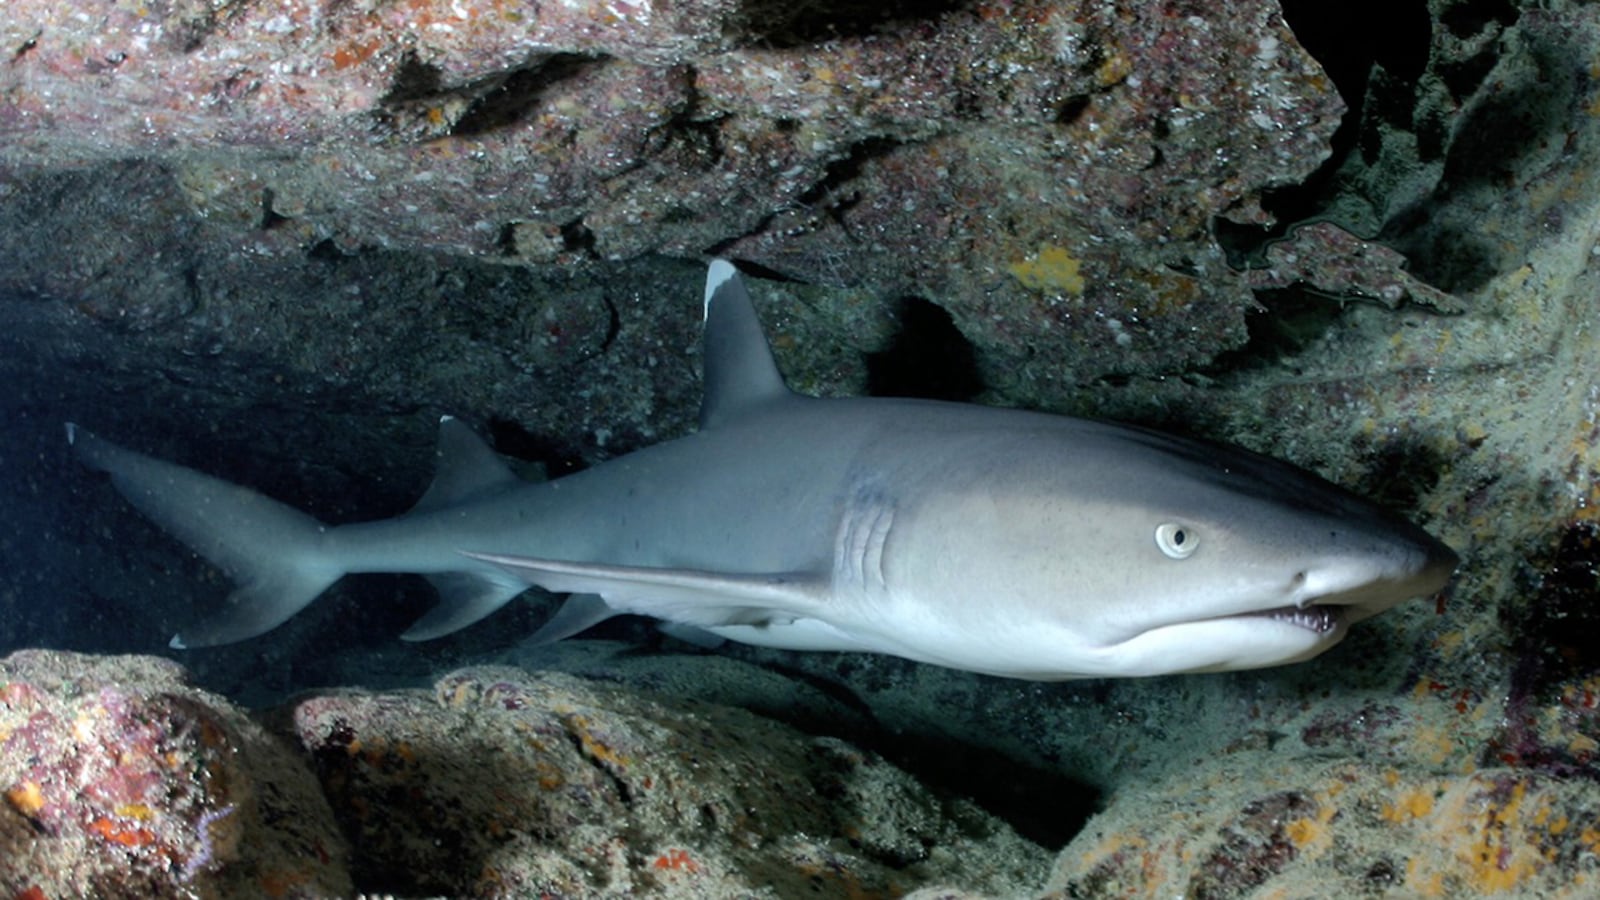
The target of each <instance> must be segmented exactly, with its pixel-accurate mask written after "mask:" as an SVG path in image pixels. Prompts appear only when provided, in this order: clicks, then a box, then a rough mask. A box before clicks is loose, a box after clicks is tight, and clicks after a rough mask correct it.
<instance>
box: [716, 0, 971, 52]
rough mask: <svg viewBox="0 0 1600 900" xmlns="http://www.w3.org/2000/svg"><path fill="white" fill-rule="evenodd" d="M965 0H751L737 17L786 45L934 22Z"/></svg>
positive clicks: (753, 32) (755, 32)
mask: <svg viewBox="0 0 1600 900" xmlns="http://www.w3.org/2000/svg"><path fill="white" fill-rule="evenodd" d="M967 5H968V4H967V3H966V2H963V0H800V2H798V3H796V2H792V0H747V2H745V3H744V4H742V8H741V9H740V10H739V14H738V15H737V17H736V18H735V22H736V23H737V25H738V29H739V30H740V31H742V32H743V33H744V34H745V35H746V36H747V37H748V38H750V39H751V40H753V41H755V42H757V43H760V44H764V45H766V46H770V47H778V48H785V47H798V46H801V45H804V44H812V43H817V42H819V41H826V40H829V39H831V38H841V37H861V36H865V35H869V34H874V33H877V32H881V31H886V30H889V29H891V28H893V27H895V26H897V25H904V24H907V23H911V22H925V21H930V20H933V19H937V18H939V17H940V16H942V15H944V14H945V13H948V12H952V11H954V10H957V9H961V8H963V7H965V6H967Z"/></svg>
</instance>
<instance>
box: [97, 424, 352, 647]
mask: <svg viewBox="0 0 1600 900" xmlns="http://www.w3.org/2000/svg"><path fill="white" fill-rule="evenodd" d="M67 442H68V443H69V444H71V445H72V449H73V451H74V452H75V453H76V454H77V456H78V458H79V459H80V460H82V461H83V463H84V464H85V465H87V466H89V467H90V468H92V469H98V470H100V471H102V472H105V473H107V474H109V475H110V476H111V481H112V483H113V484H115V485H116V487H117V490H118V491H121V492H122V496H124V497H126V498H127V500H128V502H129V503H131V504H133V505H134V507H136V508H137V509H138V510H139V511H140V512H142V513H144V514H145V515H146V516H149V517H150V518H151V519H152V520H153V521H155V523H156V524H158V525H160V526H161V527H162V528H164V529H166V531H167V532H168V533H170V534H171V535H173V536H174V537H176V538H178V539H179V540H181V541H183V542H184V543H185V544H188V545H189V547H190V548H191V549H193V550H194V551H195V552H196V553H198V554H200V555H201V556H203V557H205V558H206V559H207V560H208V561H210V562H211V563H212V564H213V565H215V566H217V567H218V568H220V569H222V570H223V571H224V572H226V573H227V574H228V576H229V577H231V578H232V579H233V580H234V581H235V582H236V583H237V584H238V587H237V588H236V589H235V590H234V592H233V593H232V594H229V595H228V598H227V600H225V601H223V605H222V610H221V611H220V612H219V613H217V614H216V615H214V616H212V617H210V618H208V619H206V620H205V621H203V622H201V623H199V624H198V625H196V626H195V627H193V628H187V629H184V631H183V632H182V633H180V634H176V635H173V637H172V641H171V642H170V644H169V646H172V647H175V648H188V647H209V646H214V645H217V644H231V643H233V642H235V641H242V640H244V639H246V638H251V637H255V636H256V635H258V634H262V633H263V632H266V631H269V630H271V629H273V628H275V627H277V626H278V625H280V624H282V623H283V622H284V620H286V619H288V618H289V617H290V616H292V615H294V614H295V613H297V612H299V611H300V610H301V609H304V608H305V606H306V605H307V604H309V603H310V602H311V601H312V600H315V599H316V598H317V595H318V594H321V593H322V592H323V591H324V590H326V589H327V588H328V586H329V585H331V584H333V583H334V582H335V581H337V580H338V579H339V576H341V575H343V574H344V570H343V568H341V567H340V566H339V565H337V564H336V563H335V562H334V561H333V560H332V559H330V558H329V557H328V555H327V554H326V553H324V552H323V551H322V534H323V531H324V530H325V529H324V528H323V525H322V523H320V522H318V521H317V520H316V519H313V518H312V517H310V516H308V515H306V514H305V513H302V512H300V511H298V510H296V509H293V508H291V507H289V506H286V505H284V504H282V503H279V502H278V501H276V500H272V499H269V498H267V497H264V496H262V495H261V494H257V493H255V492H254V491H251V490H247V489H245V488H242V487H239V486H238V485H235V484H230V483H229V482H226V481H223V480H222V479H220V478H213V477H211V476H210V475H204V474H202V473H200V472H196V471H194V470H193V469H186V468H184V467H183V466H179V465H174V464H173V463H169V462H163V461H161V460H159V459H155V458H153V457H149V456H145V455H144V454H142V453H135V452H133V451H132V450H126V449H124V448H122V447H119V446H117V445H116V444H113V443H111V442H110V441H104V440H101V439H100V438H97V437H95V436H94V435H93V434H91V433H89V432H88V431H86V430H84V429H82V428H79V427H77V426H76V425H73V424H71V423H68V425H67Z"/></svg>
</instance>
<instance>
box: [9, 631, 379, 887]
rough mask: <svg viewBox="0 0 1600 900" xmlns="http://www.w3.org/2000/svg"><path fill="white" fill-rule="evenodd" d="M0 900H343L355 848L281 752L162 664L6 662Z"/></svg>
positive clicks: (278, 744) (40, 658) (40, 656)
mask: <svg viewBox="0 0 1600 900" xmlns="http://www.w3.org/2000/svg"><path fill="white" fill-rule="evenodd" d="M0 790H3V792H4V801H5V802H4V803H0V891H3V892H4V893H5V895H6V896H8V897H19V898H20V897H29V898H31V897H41V898H42V897H102V898H129V900H132V898H150V897H173V898H178V897H245V896H273V897H330V896H349V895H350V894H351V892H352V888H351V883H350V878H349V875H348V874H347V872H346V871H345V863H346V858H347V855H348V853H349V849H348V847H347V846H346V845H345V842H344V839H343V838H342V837H341V836H340V835H339V833H338V830H337V829H336V827H335V826H334V820H333V817H332V815H331V814H330V812H329V809H328V804H327V802H326V801H324V800H323V798H322V795H321V793H320V792H319V791H318V789H317V784H316V781H315V779H313V778H312V777H311V775H310V773H309V772H308V771H307V770H306V768H305V766H304V764H303V763H302V762H301V761H300V760H299V759H297V758H296V757H295V756H294V755H293V752H292V751H291V750H290V748H289V747H288V746H286V745H285V744H284V743H283V742H282V741H280V740H279V739H278V738H276V737H273V736H271V735H269V734H267V733H266V731H265V730H264V729H262V728H261V727H260V726H259V725H257V724H255V723H254V722H252V721H251V720H250V719H248V718H247V717H246V716H245V715H244V714H243V713H241V712H240V711H239V710H238V709H237V708H235V707H234V706H233V705H232V704H230V703H228V702H227V701H226V700H223V699H222V698H220V697H217V696H215V695H212V694H208V693H206V692H205V691H202V690H199V689H197V688H194V687H191V686H190V685H189V684H188V683H187V680H186V678H185V675H184V672H183V670H182V669H181V668H179V667H178V666H177V665H176V664H174V663H172V662H169V661H167V660H164V659H158V658H155V657H94V656H85V655H82V654H76V653H65V652H57V651H43V650H38V651H22V652H18V653H13V654H12V655H10V656H7V657H6V658H5V659H3V660H0Z"/></svg>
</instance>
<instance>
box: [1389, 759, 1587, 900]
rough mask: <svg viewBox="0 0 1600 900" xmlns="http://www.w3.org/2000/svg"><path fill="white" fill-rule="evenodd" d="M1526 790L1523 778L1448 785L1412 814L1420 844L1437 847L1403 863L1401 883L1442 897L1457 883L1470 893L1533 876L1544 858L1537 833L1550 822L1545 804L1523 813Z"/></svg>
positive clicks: (1519, 883) (1508, 886) (1513, 885)
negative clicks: (1503, 784)
mask: <svg viewBox="0 0 1600 900" xmlns="http://www.w3.org/2000/svg"><path fill="white" fill-rule="evenodd" d="M1527 792H1528V783H1527V782H1525V781H1518V782H1515V783H1513V784H1512V785H1510V788H1509V790H1506V789H1503V788H1495V787H1492V786H1491V785H1489V784H1485V783H1484V782H1483V781H1480V780H1478V779H1470V780H1468V781H1466V782H1463V783H1461V784H1458V785H1455V786H1453V787H1451V788H1450V789H1449V790H1448V791H1446V792H1445V793H1444V794H1443V795H1442V796H1441V797H1440V798H1439V801H1438V802H1437V804H1430V806H1431V807H1432V808H1431V809H1430V810H1429V812H1427V813H1425V814H1423V815H1420V816H1417V817H1416V818H1417V820H1418V821H1419V823H1421V824H1424V825H1425V829H1424V833H1423V834H1421V835H1419V836H1418V837H1419V838H1420V843H1421V844H1422V845H1424V846H1433V847H1437V848H1439V851H1440V852H1439V853H1438V854H1436V855H1418V856H1415V857H1412V858H1411V859H1410V860H1409V861H1408V862H1407V865H1406V882H1405V886H1406V888H1407V889H1409V890H1411V891H1414V892H1415V893H1417V894H1419V895H1421V896H1430V897H1431V896H1444V895H1445V894H1446V893H1447V891H1446V889H1447V888H1450V889H1451V890H1449V891H1448V893H1456V892H1457V890H1456V888H1458V887H1459V888H1464V889H1465V890H1466V891H1467V892H1469V893H1472V894H1498V893H1502V892H1505V891H1511V890H1514V889H1517V888H1520V887H1523V886H1524V885H1525V883H1526V882H1527V881H1529V880H1530V879H1532V878H1535V877H1537V876H1538V875H1539V873H1540V872H1541V870H1543V869H1544V867H1545V865H1546V864H1547V862H1548V860H1547V859H1546V858H1545V857H1544V855H1543V854H1541V853H1540V852H1539V850H1538V845H1539V843H1540V838H1541V834H1540V832H1545V833H1549V832H1550V831H1551V830H1552V826H1551V823H1550V821H1549V820H1550V810H1549V807H1548V804H1547V803H1539V804H1538V809H1536V810H1535V812H1534V814H1532V815H1529V814H1528V813H1527V811H1526V809H1525V804H1524V801H1525V800H1526V798H1527ZM1403 799H1404V798H1402V802H1403ZM1387 812H1388V811H1387V808H1386V809H1385V817H1386V818H1387V817H1388V815H1387ZM1561 827H1562V828H1563V829H1565V823H1563V824H1562V826H1561ZM1457 882H1459V884H1457Z"/></svg>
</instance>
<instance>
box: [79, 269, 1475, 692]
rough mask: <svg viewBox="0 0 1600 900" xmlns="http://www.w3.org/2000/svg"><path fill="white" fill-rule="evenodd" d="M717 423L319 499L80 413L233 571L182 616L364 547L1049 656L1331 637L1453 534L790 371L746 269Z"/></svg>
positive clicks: (673, 606)
mask: <svg viewBox="0 0 1600 900" xmlns="http://www.w3.org/2000/svg"><path fill="white" fill-rule="evenodd" d="M705 343H706V355H705V366H706V378H705V382H706V398H705V403H704V406H703V408H702V415H701V429H700V430H699V431H698V432H697V433H695V434H693V435H690V436H688V437H685V438H681V439H678V440H674V441H669V442H666V443H662V444H658V445H655V446H652V447H648V448H645V449H643V450H640V451H637V452H635V453H632V454H629V455H627V456H623V457H620V458H618V459H615V460H612V461H610V462H606V463H603V464H600V465H597V466H595V467H593V468H591V469H588V470H585V471H583V472H579V473H577V474H575V475H571V476H568V477H565V478H562V479H559V480H556V481H552V482H547V483H539V484H533V483H527V482H523V481H520V480H518V479H516V478H515V477H514V476H512V474H511V473H510V472H509V470H508V469H506V467H505V466H504V464H503V463H501V462H500V460H499V459H498V458H497V457H496V456H495V455H494V454H493V453H492V452H491V451H490V450H489V449H488V448H487V447H486V446H485V445H483V444H482V443H481V442H480V441H479V440H478V439H477V438H476V437H475V436H473V435H472V433H471V432H470V431H469V430H468V429H467V428H466V427H465V426H464V425H462V424H461V423H460V422H458V421H456V420H453V419H446V420H444V422H443V423H442V424H441V428H440V453H439V457H440V470H439V473H438V475H437V477H436V479H435V481H434V484H433V486H432V487H430V489H429V490H428V492H427V493H426V494H425V495H424V496H423V498H422V500H421V501H420V502H419V503H418V504H417V506H416V508H414V509H413V510H412V511H411V512H409V513H407V514H406V515H403V516H399V517H396V518H393V519H387V520H382V521H377V522H368V523H360V524H353V525H343V526H338V527H329V526H324V525H322V524H320V523H318V522H316V521H315V520H313V519H311V518H309V517H307V516H305V515H304V514H302V513H299V512H297V511H295V510H293V509H291V508H289V507H287V506H284V505H282V504H279V503H277V502H275V501H272V500H269V499H267V498H265V497H263V496H261V495H259V494H255V493H253V492H250V491H248V490H246V489H244V488H240V487H237V486H235V485H231V484H228V483H227V482H223V481H220V480H218V479H214V478H211V477H210V476H206V475H203V474H201V473H198V472H195V471H193V470H190V469H186V468H183V467H180V466H176V465H173V464H170V463H165V462H161V461H159V460H155V459H152V458H150V457H146V456H143V455H140V454H137V453H134V452H132V451H129V450H125V449H122V448H120V447H117V446H115V445H113V444H111V443H109V442H106V441H103V440H100V439H98V438H95V437H93V436H92V435H89V434H88V433H87V432H85V431H83V430H82V429H77V428H75V427H73V426H70V425H69V426H68V434H69V437H70V438H71V440H72V443H73V445H74V447H75V448H76V450H77V452H78V453H79V455H80V457H81V458H82V459H83V460H84V461H85V462H86V463H88V464H89V465H90V466H92V467H94V468H97V469H102V470H104V471H106V472H108V473H110V474H111V476H112V479H113V481H114V482H115V483H116V484H117V486H118V488H119V489H120V490H121V491H122V492H123V494H124V495H125V496H127V497H128V499H129V500H130V501H131V502H132V503H133V504H134V505H135V506H137V507H139V508H140V509H141V510H143V511H144V512H145V513H146V514H147V515H149V516H150V517H151V518H152V519H154V520H155V521H157V522H158V523H160V524H161V525H162V526H163V527H165V528H166V529H167V530H169V531H171V532H172V533H173V534H175V535H176V536H177V537H179V538H180V539H182V540H184V541H186V542H187V543H189V544H190V546H192V547H193V548H194V549H195V550H196V551H197V552H199V553H200V554H201V555H203V556H205V557H206V558H207V559H209V560H211V561H212V562H213V563H215V564H217V565H219V566H220V567H222V568H223V569H224V570H225V571H227V572H228V573H229V574H230V576H232V577H233V578H234V579H235V580H236V581H237V582H238V584H239V587H238V589H237V590H235V591H234V593H233V594H232V595H230V597H229V598H228V599H227V601H226V602H225V605H224V608H223V610H222V611H221V612H220V613H218V614H217V615H215V616H213V617H212V618H210V619H208V620H206V621H204V622H203V623H201V624H200V625H199V626H197V627H196V628H193V629H189V630H186V631H184V632H183V633H182V634H180V635H178V636H176V637H174V638H173V641H172V643H173V645H174V646H178V647H185V646H202V645H213V644H223V643H228V642H232V641H238V640H243V639H245V638H249V637H252V636H254V635H257V634H260V633H262V632H264V631H266V630H268V629H270V628H272V627H274V626H276V625H278V624H279V623H281V622H283V621H284V620H286V619H287V618H289V617H290V616H292V615H293V614H294V613H295V612H297V611H299V610H300V609H301V608H303V607H304V606H305V605H306V604H307V603H309V602H311V600H313V599H314V598H315V597H316V596H317V595H318V594H320V593H321V592H322V591H323V590H324V589H325V588H326V587H327V586H328V585H330V584H332V583H333V582H334V581H335V580H337V579H338V578H339V577H341V576H343V575H344V574H346V573H353V572H416V573H421V574H423V575H426V576H428V577H429V579H430V580H431V581H433V583H434V584H435V585H436V586H437V587H438V588H439V590H440V594H441V602H440V604H439V605H438V606H437V607H435V608H434V610H433V611H431V612H430V613H428V614H427V615H426V616H424V617H423V619H422V620H420V621H419V622H417V623H416V624H415V625H414V626H413V627H412V628H411V629H410V630H409V631H407V632H406V633H405V635H404V637H406V638H408V639H426V638H432V637H437V636H439V635H442V634H446V633H449V632H451V631H454V630H457V629H459V628H463V627H466V626H467V625H470V624H472V623H474V622H476V621H478V620H479V619H481V618H483V617H484V616H487V615H489V614H490V613H492V612H493V611H494V610H496V609H498V608H499V607H500V606H501V605H503V604H504V603H506V602H507V601H508V600H510V599H511V598H513V597H515V596H516V595H517V594H519V593H521V592H522V591H524V590H526V589H527V588H528V587H530V586H539V587H542V588H545V589H547V590H551V591H556V592H568V593H572V594H573V595H574V596H573V597H572V598H571V599H569V600H568V602H567V604H566V605H565V606H564V607H563V608H562V609H561V611H559V612H558V613H557V614H556V616H555V617H554V618H553V619H552V620H551V621H550V622H549V623H547V624H546V626H545V627H544V628H543V629H541V631H540V632H539V634H538V635H536V637H538V638H540V639H558V638H561V637H565V636H567V635H570V634H572V633H575V632H576V631H579V630H581V629H583V628H585V627H587V626H588V625H591V624H593V623H594V622H597V621H599V620H601V619H604V618H606V617H607V616H610V615H615V614H617V613H640V614H644V615H649V616H655V617H657V618H660V619H664V620H666V621H668V622H672V623H676V624H677V625H679V626H683V627H689V628H693V629H699V630H703V631H708V632H710V633H712V634H714V635H716V636H718V637H719V638H730V639H734V640H739V641H744V642H747V643H754V644H762V645H767V646H773V647H784V648H791V649H809V650H846V651H869V652H879V653H890V654H894V655H897V656H902V657H906V658H910V659H915V660H920V661H924V662H930V663H935V664H938V665H944V666H951V667H954V668H960V669H968V670H972V671H977V672H985V673H989V674H995V675H1004V676H1012V677H1019V678H1030V679H1041V680H1054V679H1067V678H1082V677H1101V676H1135V675H1155V674H1163V673H1169V672H1194V671H1220V670H1226V669H1244V668H1255V667H1260V666H1269V665H1276V664H1280V663H1286V662H1293V661H1296V660H1301V659H1306V658H1309V657H1311V656H1314V655H1316V654H1318V653H1320V652H1322V651H1323V650H1326V649H1327V648H1328V647H1331V646H1332V645H1333V644H1335V643H1337V642H1338V641H1339V640H1340V639H1341V638H1342V637H1343V636H1344V634H1345V632H1346V629H1347V628H1348V626H1349V625H1350V624H1351V623H1352V622H1355V621H1358V620H1360V619H1363V618H1366V617H1368V616H1371V615H1373V614H1375V613H1377V612H1380V611H1382V610H1383V609H1386V608H1388V607H1389V606H1392V605H1394V604H1395V603H1398V602H1399V601H1401V600H1403V599H1405V598H1407V597H1412V596H1419V595H1425V594H1429V593H1432V592H1434V591H1437V590H1439V589H1440V588H1442V587H1443V586H1444V585H1445V583H1446V582H1447V581H1448V579H1449V577H1450V574H1451V573H1452V571H1453V570H1454V568H1455V565H1456V562H1457V560H1456V556H1455V554H1454V553H1452V552H1451V551H1450V550H1449V549H1448V548H1446V547H1445V546H1444V545H1443V544H1441V543H1439V542H1438V541H1436V540H1434V539H1433V538H1431V537H1430V536H1428V535H1427V534H1426V533H1425V532H1423V531H1422V530H1420V529H1418V528H1417V527H1415V526H1414V525H1412V524H1410V523H1408V522H1405V521H1404V520H1401V519H1399V518H1397V517H1395V516H1392V515H1390V514H1389V513H1386V512H1384V511H1383V510H1381V509H1379V508H1378V507H1376V506H1374V505H1372V504H1370V503H1368V502H1367V501H1365V500H1362V499H1360V498H1358V497H1356V496H1354V495H1352V494H1350V493H1348V492H1346V491H1344V490H1342V489H1341V488H1338V487H1336V486H1334V485H1332V484H1330V483H1328V482H1326V481H1324V480H1322V479H1320V478H1318V477H1316V476H1315V475H1312V474H1310V473H1308V472H1305V471H1304V470H1301V469H1298V468H1296V467H1294V466H1291V465H1288V464H1286V463H1282V462H1278V461H1275V460H1272V459H1269V458H1266V457H1262V456H1259V455H1256V454H1253V453H1250V452H1247V451H1244V450H1240V449H1237V448H1230V447H1224V446H1220V445H1214V444H1209V443H1205V442H1199V441H1192V440H1188V439H1183V438H1178V437H1173V436H1170V435H1165V434H1161V433H1159V432H1154V431H1150V430H1146V429H1141V428H1133V427H1127V426H1121V425H1114V424H1109V423H1103V422H1094V421H1088V420H1082V419H1074V418H1067V417H1062V416H1050V415H1044V414H1038V413H1028V412H1019V411H1014V410H1002V409H993V408H986V407H980V406H971V405H965V404H952V403H940V402H933V401H919V400H895V399H869V398H855V399H830V400H821V399H816V398H811V397H803V396H799V395H796V394H793V393H791V392H790V391H789V390H788V389H787V388H786V387H785V386H784V384H783V381H782V379H781V378H780V376H779V375H778V372H777V369H776V367H775V366H774V364H773V361H772V358H771V354H770V352H769V350H768V348H767V345H766V341H765V338H764V337H763V335H762V333H761V329H760V325H759V322H758V321H757V319H756V317H755V313H754V310H753V308H752V307H751V305H750V301H749V298H748V296H747V295H746V293H745V289H744V286H743V284H742V283H741V281H740V279H739V277H738V275H737V273H736V272H735V271H734V270H733V268H732V267H731V266H729V265H728V264H726V263H721V262H718V263H713V265H712V266H711V269H710V271H709V273H708V278H707V285H706V333H705Z"/></svg>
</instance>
